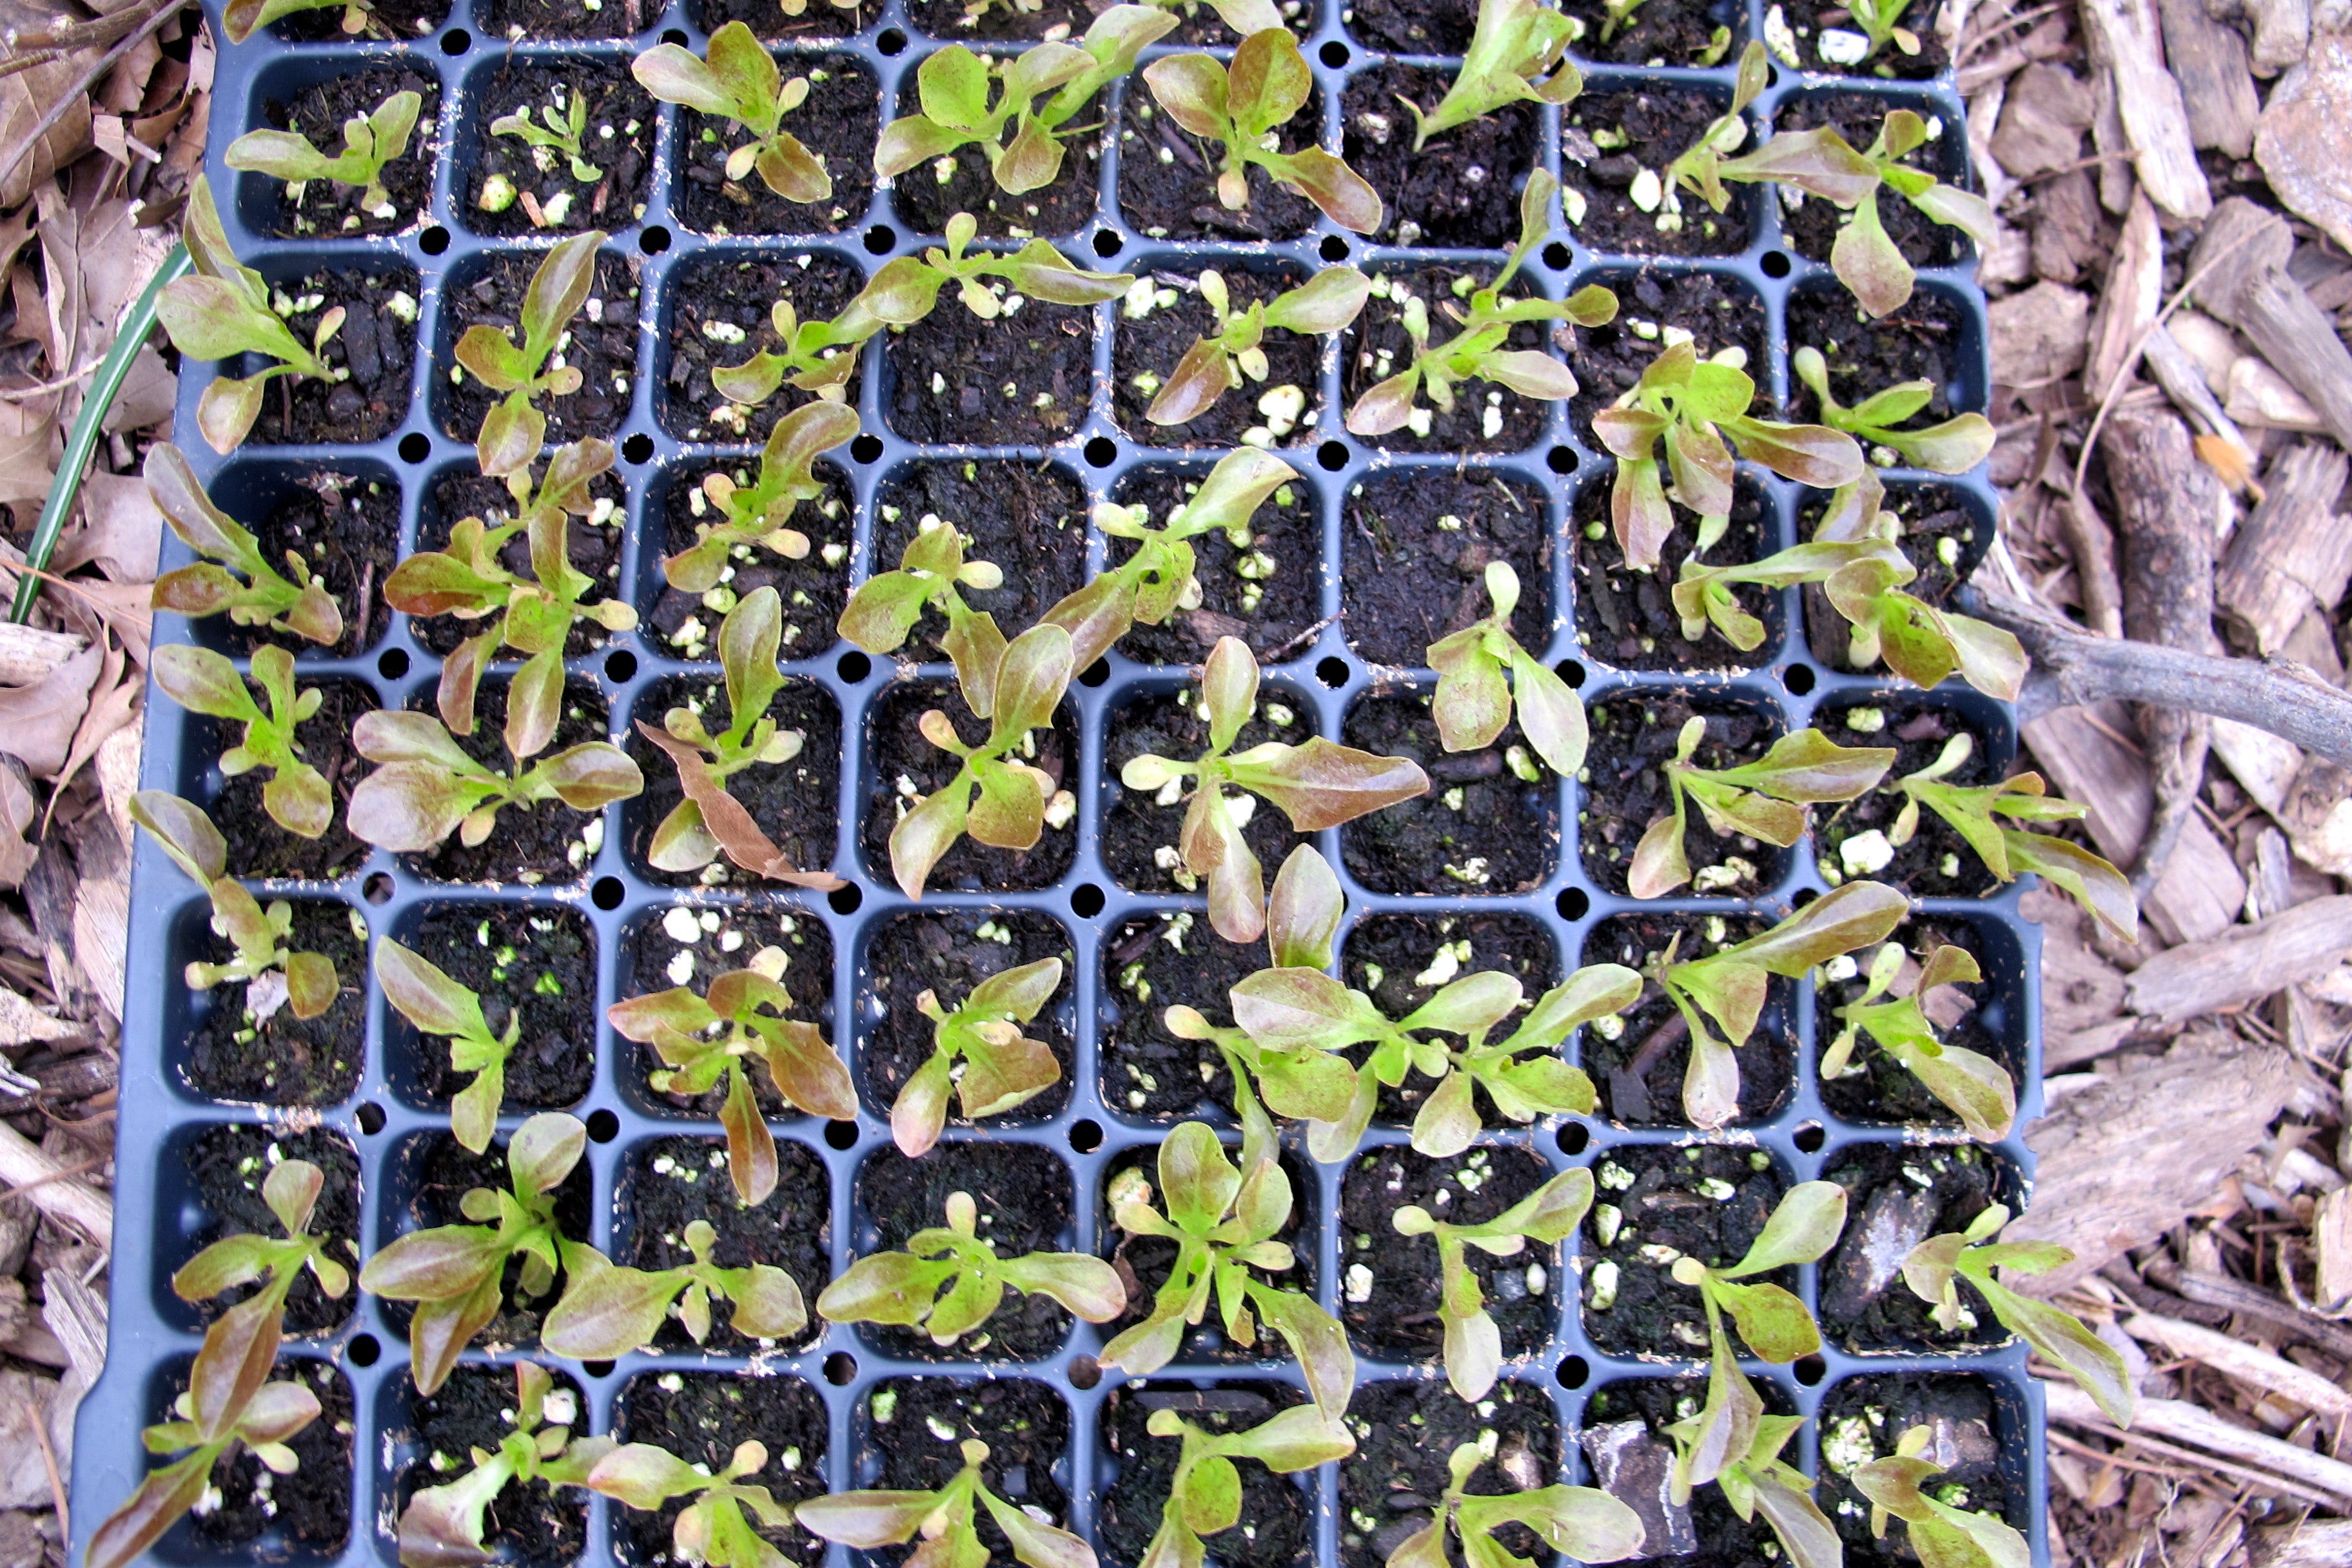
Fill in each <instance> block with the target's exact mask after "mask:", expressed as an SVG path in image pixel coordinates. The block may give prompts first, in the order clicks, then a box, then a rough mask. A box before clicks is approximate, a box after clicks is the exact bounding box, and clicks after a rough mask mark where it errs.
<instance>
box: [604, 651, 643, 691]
mask: <svg viewBox="0 0 2352 1568" xmlns="http://www.w3.org/2000/svg"><path fill="white" fill-rule="evenodd" d="M636 674H637V656H636V655H635V654H633V653H631V652H630V651H629V650H628V649H627V648H625V647H624V648H615V649H614V650H613V652H612V653H611V654H610V655H609V656H608V657H607V658H605V660H604V679H607V680H609V681H611V682H612V683H613V684H614V685H615V686H618V685H620V684H621V683H622V682H624V681H627V680H634V679H636Z"/></svg>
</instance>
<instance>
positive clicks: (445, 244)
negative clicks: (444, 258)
mask: <svg viewBox="0 0 2352 1568" xmlns="http://www.w3.org/2000/svg"><path fill="white" fill-rule="evenodd" d="M416 248H417V249H419V250H421V251H423V252H424V253H425V255H427V256H438V255H440V254H441V253H442V252H443V251H445V250H446V249H448V248H449V231H448V230H447V229H446V228H443V227H442V226H440V225H439V224H437V223H436V224H435V225H434V226H432V227H431V228H428V229H426V230H425V232H424V233H423V234H420V235H418V236H417V237H416Z"/></svg>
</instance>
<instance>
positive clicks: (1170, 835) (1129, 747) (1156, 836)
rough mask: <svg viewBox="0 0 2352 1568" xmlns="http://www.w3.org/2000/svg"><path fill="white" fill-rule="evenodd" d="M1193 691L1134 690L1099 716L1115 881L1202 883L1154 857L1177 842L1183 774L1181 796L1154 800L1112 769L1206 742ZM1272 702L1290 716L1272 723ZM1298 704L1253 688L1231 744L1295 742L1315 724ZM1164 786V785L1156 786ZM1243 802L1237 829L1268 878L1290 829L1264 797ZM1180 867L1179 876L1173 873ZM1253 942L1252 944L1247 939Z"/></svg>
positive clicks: (1152, 889) (1188, 786) (1178, 756)
mask: <svg viewBox="0 0 2352 1568" xmlns="http://www.w3.org/2000/svg"><path fill="white" fill-rule="evenodd" d="M1200 704H1201V696H1200V689H1199V688H1198V687H1197V686H1183V687H1179V688H1177V689H1174V690H1172V691H1163V692H1159V693H1156V694H1154V695H1151V696H1145V697H1137V698H1134V699H1132V700H1129V701H1128V702H1126V703H1124V704H1122V705H1121V706H1120V707H1119V708H1118V710H1117V711H1115V712H1113V713H1112V714H1111V715H1110V717H1109V719H1108V721H1107V722H1106V724H1105V727H1104V735H1103V777H1102V784H1101V788H1102V800H1103V805H1102V857H1103V864H1104V866H1105V867H1107V868H1108V869H1109V871H1110V874H1111V875H1112V876H1114V877H1116V878H1118V884H1119V886H1120V887H1122V888H1128V889H1133V890H1134V891H1136V892H1139V893H1167V892H1175V891H1179V890H1181V891H1185V892H1192V891H1197V890H1199V889H1200V888H1202V887H1203V886H1205V879H1200V878H1196V877H1194V876H1193V874H1192V872H1190V871H1185V870H1184V869H1183V867H1182V865H1181V862H1176V863H1174V864H1170V865H1164V866H1163V865H1161V864H1160V858H1161V855H1160V852H1161V851H1162V850H1166V851H1168V852H1169V858H1172V857H1173V855H1174V853H1175V851H1176V850H1177V849H1178V847H1179V845H1178V839H1179V838H1180V837H1181V829H1182V826H1183V821H1184V816H1185V813H1186V812H1187V811H1188V810H1190V808H1191V802H1192V795H1193V793H1194V792H1193V789H1192V779H1191V778H1190V777H1187V778H1185V779H1183V780H1181V781H1180V782H1179V784H1178V786H1177V788H1178V793H1179V794H1181V796H1182V797H1183V798H1182V799H1181V801H1178V802H1176V803H1174V804H1171V805H1161V804H1160V795H1159V794H1158V793H1155V792H1152V791H1148V790H1131V789H1129V788H1128V787H1127V786H1126V785H1124V784H1120V783H1119V782H1118V774H1119V770H1120V769H1121V768H1123V767H1125V766H1126V765H1127V764H1128V763H1130V762H1132V761H1134V760H1135V759H1136V758H1137V757H1139V756H1142V755H1144V754H1145V753H1146V752H1150V753H1151V754H1153V755H1155V756H1160V757H1166V758H1168V759H1169V760H1171V762H1188V763H1189V762H1191V761H1192V760H1193V759H1194V758H1196V757H1198V756H1200V755H1201V754H1202V752H1206V751H1207V750H1208V749H1209V724H1208V721H1207V720H1205V719H1202V717H1201V707H1200ZM1269 708H1274V709H1278V710H1281V711H1282V712H1283V713H1286V714H1288V715H1289V716H1290V722H1289V723H1287V724H1278V723H1276V722H1275V721H1274V719H1273V717H1272V716H1270V715H1269V714H1268V713H1267V711H1266V710H1267V709H1269ZM1301 711H1302V704H1301V703H1300V702H1299V700H1297V698H1296V697H1294V696H1292V694H1291V693H1289V692H1286V691H1283V690H1280V689H1275V690H1266V689H1260V691H1259V694H1258V704H1257V711H1256V714H1255V717H1253V718H1252V719H1251V720H1250V721H1249V722H1248V723H1246V724H1244V725H1243V726H1242V728H1241V732H1240V733H1239V734H1238V735H1236V736H1234V743H1233V746H1232V748H1231V750H1232V752H1246V751H1248V750H1249V749H1250V748H1251V747H1253V746H1256V745H1260V744H1263V743H1264V742H1268V741H1278V742H1284V743H1285V744H1288V745H1297V744H1299V743H1301V742H1304V741H1306V740H1307V737H1309V736H1310V735H1312V734H1313V733H1314V732H1315V726H1314V710H1313V709H1312V708H1311V707H1307V708H1304V711H1305V713H1306V715H1307V719H1306V721H1305V722H1301V721H1300V719H1299V714H1300V712H1301ZM1163 793H1164V792H1163ZM1245 794H1246V792H1245V791H1243V790H1239V789H1229V790H1227V791H1226V792H1225V799H1226V801H1227V803H1228V804H1229V805H1231V804H1232V803H1234V802H1237V801H1239V800H1240V799H1241V798H1243V797H1244V795H1245ZM1248 798H1249V800H1250V802H1251V806H1252V807H1254V809H1253V810H1252V811H1251V815H1250V819H1249V821H1248V822H1247V823H1246V824H1244V826H1243V828H1242V837H1243V839H1244V841H1245V842H1246V843H1247V844H1248V845H1249V847H1250V852H1251V853H1252V854H1254V855H1255V856H1256V857H1257V859H1258V865H1259V866H1260V868H1262V869H1263V871H1264V874H1265V880H1266V881H1267V882H1268V883H1271V882H1272V881H1273V879H1274V875H1275V873H1276V871H1277V870H1278V869H1280V868H1281V866H1282V862H1283V860H1284V859H1285V858H1286V857H1287V856H1288V855H1289V854H1290V851H1291V849H1292V848H1293V847H1295V846H1296V845H1297V844H1298V843H1299V842H1300V839H1299V837H1298V835H1297V833H1296V832H1295V831H1293V830H1292V828H1291V826H1290V818H1288V817H1287V816H1284V815H1283V813H1282V809H1281V808H1280V807H1279V806H1277V805H1274V804H1273V803H1272V802H1270V801H1265V800H1260V799H1258V798H1257V797H1256V796H1255V795H1250V796H1248ZM1180 872H1181V879H1180V878H1179V873H1180ZM1253 945H1254V944H1253Z"/></svg>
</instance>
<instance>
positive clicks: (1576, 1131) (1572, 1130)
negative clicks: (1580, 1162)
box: [1557, 1121, 1592, 1154]
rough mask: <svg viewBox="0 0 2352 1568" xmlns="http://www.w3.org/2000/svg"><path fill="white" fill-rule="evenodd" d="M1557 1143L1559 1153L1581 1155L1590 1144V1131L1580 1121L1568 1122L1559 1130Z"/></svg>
mask: <svg viewBox="0 0 2352 1568" xmlns="http://www.w3.org/2000/svg"><path fill="white" fill-rule="evenodd" d="M1557 1141H1558V1142H1559V1152H1561V1153H1563V1154H1581V1153H1583V1152H1584V1151H1585V1148H1586V1146H1587V1145H1589V1144H1590V1143H1591V1142H1592V1129H1591V1128H1589V1127H1587V1126H1586V1125H1585V1124H1584V1123H1583V1122H1581V1121H1570V1122H1569V1123H1567V1124H1566V1125H1564V1126H1563V1127H1561V1128H1560V1130H1559V1135H1558V1140H1557Z"/></svg>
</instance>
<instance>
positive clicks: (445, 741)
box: [343, 690, 646, 855]
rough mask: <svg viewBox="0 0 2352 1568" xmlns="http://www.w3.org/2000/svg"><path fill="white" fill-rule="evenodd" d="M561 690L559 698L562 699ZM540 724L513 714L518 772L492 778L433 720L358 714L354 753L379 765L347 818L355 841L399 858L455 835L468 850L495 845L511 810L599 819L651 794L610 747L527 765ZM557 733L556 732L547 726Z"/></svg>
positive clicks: (590, 747) (525, 708)
mask: <svg viewBox="0 0 2352 1568" xmlns="http://www.w3.org/2000/svg"><path fill="white" fill-rule="evenodd" d="M561 695H562V694H561V692H560V690H559V692H558V697H559V699H560V698H561ZM543 718H544V715H541V714H535V713H534V711H533V710H532V709H531V708H530V706H529V705H527V704H525V703H523V702H521V701H520V700H516V701H512V702H510V703H509V706H508V709H507V726H506V743H507V750H508V751H509V752H511V753H512V754H513V757H514V766H513V769H512V771H510V772H508V773H493V772H491V771H490V770H489V769H488V767H485V766H484V765H483V764H482V763H478V762H476V761H475V760H474V759H473V757H472V755H471V754H469V753H468V752H467V751H466V749H465V748H464V747H463V746H460V745H459V744H457V739H456V738H455V737H454V736H452V735H451V734H450V733H449V731H447V730H446V728H444V727H443V725H442V722H441V721H440V720H438V719H436V718H435V717H434V716H433V715H432V714H430V713H408V712H398V711H390V710H384V711H378V712H373V713H362V714H361V715H360V720H359V722H358V723H356V724H354V725H352V746H353V748H354V749H356V750H357V751H358V752H359V754H360V755H361V756H362V757H365V758H366V759H367V760H368V761H370V762H372V763H382V764H383V765H382V766H381V767H378V768H377V769H376V771H375V772H373V773H370V774H369V775H368V776H367V777H366V778H363V779H362V780H361V781H360V784H359V787H358V788H356V789H354V790H352V801H351V805H350V806H349V807H347V808H346V809H345V811H344V813H343V822H344V826H348V827H349V828H350V829H351V830H352V834H353V835H355V836H356V837H360V838H363V839H365V840H366V841H367V842H368V843H370V844H373V845H374V846H376V847H378V848H380V849H389V850H391V851H393V852H394V854H399V855H410V854H424V853H426V852H428V851H430V850H433V849H436V848H438V847H440V846H441V844H442V842H443V841H444V840H445V839H446V838H447V837H449V835H450V834H452V833H455V834H457V841H458V842H459V843H461V844H463V845H464V846H465V847H467V848H468V849H471V848H473V847H476V846H478V845H480V844H482V843H483V842H485V841H486V840H487V839H488V837H489V836H490V829H491V828H493V827H495V826H498V820H499V811H500V810H501V809H503V808H505V807H507V806H509V805H511V806H517V807H520V809H522V810H525V811H528V810H530V808H531V807H532V806H534V805H538V804H539V803H540V802H541V801H543V800H560V801H562V803H563V804H564V805H567V806H569V807H571V808H572V810H574V811H602V810H603V809H604V807H606V806H608V805H612V804H613V803H614V801H616V800H630V799H634V798H635V796H637V795H640V794H642V793H643V792H644V790H645V787H646V778H645V774H643V773H639V772H638V771H637V764H636V763H634V762H632V761H631V760H630V759H629V754H628V753H627V752H624V751H623V750H621V748H620V747H618V746H615V745H613V744H611V743H610V742H604V741H583V742H581V743H580V744H579V745H576V746H568V747H566V748H564V749H563V750H562V751H561V752H556V753H555V755H553V756H551V757H550V758H548V759H547V760H546V761H545V762H543V763H536V764H534V765H532V766H530V767H525V766H523V763H525V762H527V761H528V760H529V759H530V757H531V756H532V755H534V754H535V749H533V750H525V749H524V748H525V744H526V743H527V742H530V741H531V740H533V739H537V740H538V742H539V745H540V746H542V747H543V746H544V745H545V744H546V741H547V737H546V736H544V735H541V733H540V729H539V726H540V723H541V721H542V720H543ZM548 728H549V730H550V731H551V730H552V726H551V725H550V726H548Z"/></svg>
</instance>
